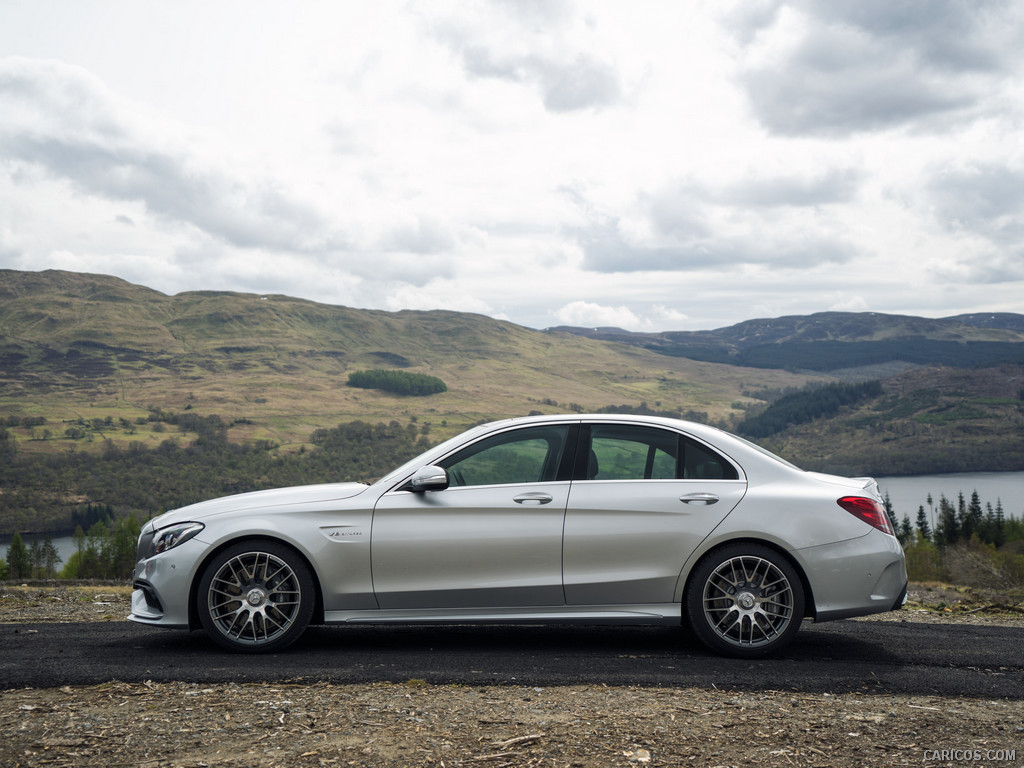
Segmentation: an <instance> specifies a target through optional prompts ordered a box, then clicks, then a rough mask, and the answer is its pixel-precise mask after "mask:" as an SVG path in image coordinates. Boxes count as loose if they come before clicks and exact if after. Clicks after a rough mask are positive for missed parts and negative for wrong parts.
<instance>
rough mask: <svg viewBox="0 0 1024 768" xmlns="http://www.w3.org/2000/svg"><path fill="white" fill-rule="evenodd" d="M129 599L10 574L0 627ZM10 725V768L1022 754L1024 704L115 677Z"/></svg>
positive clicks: (983, 618) (775, 760) (11, 708)
mask: <svg viewBox="0 0 1024 768" xmlns="http://www.w3.org/2000/svg"><path fill="white" fill-rule="evenodd" d="M128 596H129V589H128V588H127V587H123V586H112V585H94V586H70V587H68V586H57V587H54V586H50V585H33V586H18V585H15V586H7V587H0V622H5V623H34V622H46V621H122V620H123V618H124V615H125V614H126V612H127V607H128V602H129V599H128ZM899 617H900V619H901V620H906V621H935V622H957V623H965V622H970V623H982V624H991V623H998V624H1012V625H1015V626H1022V627H1024V617H1022V606H1019V605H1014V604H1013V603H1012V602H1010V601H1008V600H1007V599H1006V598H1005V597H1004V596H1000V595H996V594H992V593H979V592H970V591H964V590H956V589H952V588H949V587H944V586H941V585H914V587H913V590H912V593H911V602H910V603H909V610H904V611H903V612H902V613H901V614H900V615H899ZM893 618H894V617H893V616H892V615H891V614H890V615H885V616H882V617H881V619H882V620H885V619H888V620H890V621H891V620H893ZM866 620H870V619H866ZM0 685H2V682H0ZM0 733H2V734H3V737H2V739H0V765H2V766H10V767H11V768H17V767H20V766H58V767H60V766H76V767H78V768H81V767H85V766H97V767H99V766H102V768H115V767H116V766H138V767H139V768H172V767H173V768H199V767H201V766H218V767H220V768H229V767H230V768H234V767H236V766H237V767H238V768H270V767H271V766H281V767H282V768H285V767H287V768H291V767H292V766H395V767H399V766H401V767H402V768H404V767H405V766H429V767H431V768H444V767H447V768H454V767H455V766H482V767H486V768H500V767H501V766H517V767H520V766H523V767H525V766H537V767H538V768H539V767H540V766H551V767H552V768H554V767H555V766H558V767H559V768H565V767H568V766H580V767H588V768H589V767H591V766H593V767H594V768H597V767H598V766H601V767H607V766H644V765H648V766H685V765H695V766H872V765H879V766H890V765H921V764H926V765H962V764H963V763H965V762H966V763H972V762H973V763H983V764H995V765H1020V764H1024V702H1021V701H983V700H977V699H967V698H935V697H923V696H892V695H873V694H868V693H864V694H842V695H829V694H822V695H805V694H793V693H792V692H786V691H781V690H765V691H762V692H758V693H751V692H743V693H737V692H731V691H720V690H715V689H710V690H704V689H698V688H641V687H606V686H599V685H593V686H571V687H550V688H533V687H520V686H442V685H429V684H427V683H424V682H423V681H420V680H409V681H406V682H404V683H398V684H385V683H381V684H373V685H331V684H325V683H315V684H306V683H303V682H302V681H295V682H293V683H289V684H280V683H278V684H253V685H239V684H225V685H213V686H205V685H203V686H200V685H195V684H190V683H165V684H156V683H152V682H146V683H135V684H129V683H122V682H117V681H111V682H109V683H104V684H102V685H97V686H74V687H72V686H65V687H63V688H56V689H18V690H0ZM943 750H945V751H946V752H947V753H948V754H943V752H942V751H943ZM1011 753H1012V754H1011Z"/></svg>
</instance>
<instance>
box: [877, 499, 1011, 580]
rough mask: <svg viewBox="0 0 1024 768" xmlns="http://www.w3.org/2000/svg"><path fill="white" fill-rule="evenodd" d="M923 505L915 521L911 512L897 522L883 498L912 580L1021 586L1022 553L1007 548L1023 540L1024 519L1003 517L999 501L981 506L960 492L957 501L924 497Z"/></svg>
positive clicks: (1003, 513)
mask: <svg viewBox="0 0 1024 768" xmlns="http://www.w3.org/2000/svg"><path fill="white" fill-rule="evenodd" d="M927 504H928V508H927V509H926V508H925V505H924V504H921V505H919V506H918V508H917V516H916V519H915V520H911V518H910V515H909V514H904V515H903V517H902V519H900V520H897V519H896V514H895V512H894V511H893V508H892V504H891V503H890V501H889V498H888V496H886V498H885V509H886V513H887V514H888V516H889V522H890V523H891V524H892V526H893V530H895V531H896V536H897V538H898V539H899V540H900V543H901V544H902V545H903V550H904V553H905V554H906V558H907V572H908V574H909V575H910V578H911V579H912V580H914V581H946V582H951V583H954V584H962V585H969V586H979V587H990V588H996V589H1014V588H1017V587H1021V586H1024V554H1018V552H1019V551H1020V548H1019V547H1014V546H1012V545H1011V546H1009V547H1008V546H1006V545H1007V544H1010V543H1011V542H1019V541H1020V540H1024V520H1021V519H1020V518H1017V517H1012V516H1011V517H1007V516H1006V513H1005V511H1004V509H1003V504H1002V500H1001V499H996V503H995V505H993V504H992V503H991V502H985V503H984V504H983V503H982V501H981V498H980V496H979V495H978V492H977V491H974V492H972V493H971V495H970V497H969V498H967V497H965V496H964V494H963V493H962V492H961V493H959V494H958V495H957V499H956V501H955V502H954V501H953V500H951V499H948V498H946V496H945V495H940V496H939V499H938V502H937V503H936V501H935V500H934V499H933V497H932V495H931V494H928V497H927ZM930 520H934V521H935V524H934V526H932V524H931V523H930V522H929V521H930Z"/></svg>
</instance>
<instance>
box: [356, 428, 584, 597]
mask: <svg viewBox="0 0 1024 768" xmlns="http://www.w3.org/2000/svg"><path fill="white" fill-rule="evenodd" d="M572 431H573V432H575V430H572ZM569 432H570V427H569V426H568V425H564V424H563V425H555V426H539V427H526V428H520V429H511V430H508V431H505V432H502V433H500V434H498V435H492V436H490V437H487V438H485V439H483V440H480V441H478V442H477V443H474V444H472V445H470V446H468V447H466V448H463V449H461V450H460V451H458V452H457V453H455V454H453V455H452V456H450V457H447V458H445V459H444V460H442V461H440V462H438V464H439V465H440V466H442V467H443V468H444V469H445V470H446V471H447V472H448V476H449V479H450V482H451V485H450V486H449V487H448V488H447V489H446V490H443V491H429V492H426V493H413V492H411V491H402V490H395V491H391V492H389V493H386V494H385V495H384V496H382V497H381V498H380V500H379V501H378V502H377V506H376V508H375V510H374V515H373V528H372V533H371V559H372V566H373V585H374V591H375V593H376V596H377V602H378V605H379V606H380V608H382V609H384V610H388V609H397V610H408V609H471V608H502V607H506V608H523V607H529V606H538V607H540V606H557V605H562V604H564V597H563V592H562V526H563V523H564V518H565V506H566V501H567V499H568V496H569V485H570V484H569V481H568V479H567V477H566V478H565V479H561V478H562V476H563V475H566V474H567V470H566V468H565V466H564V463H563V462H564V460H566V455H565V454H566V450H565V449H566V445H567V443H568V434H569Z"/></svg>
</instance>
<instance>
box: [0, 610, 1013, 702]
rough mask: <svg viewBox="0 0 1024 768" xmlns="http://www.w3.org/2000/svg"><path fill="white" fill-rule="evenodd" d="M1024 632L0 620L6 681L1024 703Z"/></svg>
mask: <svg viewBox="0 0 1024 768" xmlns="http://www.w3.org/2000/svg"><path fill="white" fill-rule="evenodd" d="M1022 641H1024V628H1015V627H998V626H977V625H966V624H919V623H911V622H900V621H885V622H880V621H872V622H864V621H839V622H832V623H827V624H820V625H814V624H811V623H807V624H806V625H805V626H804V627H803V629H802V630H801V632H800V634H799V635H798V636H797V639H796V641H795V642H794V644H793V645H792V646H790V648H789V649H788V650H787V651H786V653H785V654H783V655H782V656H780V657H778V658H772V659H764V660H757V661H746V660H744V661H738V660H734V659H725V658H721V657H718V656H715V655H713V654H711V653H710V652H708V651H706V650H705V649H704V648H703V646H701V645H699V643H698V642H697V641H696V640H694V639H693V638H692V637H691V636H690V635H689V634H687V633H686V632H685V631H684V630H682V629H674V628H664V627H658V628H655V627H578V626H549V627H533V626H530V627H522V626H496V627H495V626H490V627H476V626H458V627H454V626H444V627H407V626H406V627H390V626H380V627H378V626H369V627H368V626H363V627H312V628H310V629H309V630H307V632H306V634H305V635H304V636H303V637H302V639H300V640H299V642H298V643H296V644H295V645H294V646H292V647H291V648H289V649H287V650H286V651H284V652H282V653H278V654H268V655H248V654H232V653H228V652H226V651H223V650H221V649H220V648H219V647H218V646H216V645H214V644H213V643H212V642H211V641H210V640H209V639H207V637H206V636H205V635H204V634H203V633H201V632H192V633H189V632H185V631H180V630H162V629H156V628H153V627H145V626H140V625H138V624H132V623H129V622H104V623H89V624H17V625H14V624H8V625H0V689H10V688H23V687H36V688H44V687H57V686H63V685H89V684H96V683H101V682H107V681H110V680H120V681H124V682H141V681H145V680H152V681H154V682H165V681H172V680H177V681H184V682H197V683H225V682H249V683H252V682H263V681H266V682H274V681H283V680H299V679H301V680H305V681H307V682H314V681H328V682H333V683H371V682H404V681H407V680H411V679H419V680H425V681H428V682H430V683H434V684H451V683H461V684H470V685H481V684H515V685H534V686H552V685H576V684H597V685H600V684H606V685H642V686H684V687H685V686H697V687H707V688H710V687H712V686H715V687H717V688H719V689H723V690H768V689H770V690H784V691H803V692H819V693H820V692H832V693H847V692H856V691H862V692H864V693H891V694H911V695H944V696H969V697H979V698H988V699H1002V698H1005V699H1018V700H1020V699H1024V654H1022V653H1021V644H1022Z"/></svg>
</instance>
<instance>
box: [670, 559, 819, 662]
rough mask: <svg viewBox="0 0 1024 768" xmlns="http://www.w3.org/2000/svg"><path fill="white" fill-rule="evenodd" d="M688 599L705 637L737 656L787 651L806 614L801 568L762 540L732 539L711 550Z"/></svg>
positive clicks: (697, 628)
mask: <svg viewBox="0 0 1024 768" xmlns="http://www.w3.org/2000/svg"><path fill="white" fill-rule="evenodd" d="M683 601H684V608H685V611H686V615H687V617H688V619H689V622H690V627H691V628H692V629H693V632H694V634H696V635H697V637H698V638H699V639H700V640H701V642H703V643H704V644H705V645H706V646H708V647H709V648H710V649H711V650H713V651H715V652H717V653H720V654H722V655H724V656H733V657H737V658H757V657H760V656H766V655H768V654H772V653H777V652H778V651H781V650H782V649H783V648H785V647H786V646H787V645H789V643H791V642H792V640H793V638H794V637H795V635H796V633H797V632H798V631H799V630H800V624H801V622H802V621H803V617H804V588H803V583H802V582H801V581H800V576H799V575H798V574H797V572H796V569H795V568H794V567H793V566H792V564H791V563H790V562H789V560H787V559H786V558H785V557H783V556H782V555H780V554H779V553H778V552H776V551H775V550H773V549H771V548H769V547H765V546H762V545H760V544H743V543H740V544H730V545H727V546H724V547H722V548H721V549H717V550H714V551H713V552H711V553H710V554H708V555H707V556H706V557H705V558H704V559H703V560H701V561H700V562H699V563H698V564H697V567H696V568H694V570H693V572H692V573H691V574H690V579H689V581H688V583H687V586H686V593H685V595H684V597H683Z"/></svg>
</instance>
